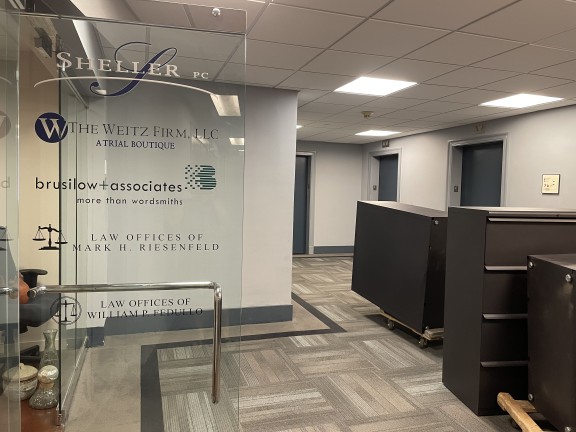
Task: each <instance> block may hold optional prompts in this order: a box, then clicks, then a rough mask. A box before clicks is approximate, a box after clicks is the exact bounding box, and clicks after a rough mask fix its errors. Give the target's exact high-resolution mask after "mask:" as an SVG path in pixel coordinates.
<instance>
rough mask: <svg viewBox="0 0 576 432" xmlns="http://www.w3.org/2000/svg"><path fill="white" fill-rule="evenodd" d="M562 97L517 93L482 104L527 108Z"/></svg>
mask: <svg viewBox="0 0 576 432" xmlns="http://www.w3.org/2000/svg"><path fill="white" fill-rule="evenodd" d="M559 100H562V98H557V97H549V96H540V95H531V94H525V93H522V94H517V95H514V96H508V97H505V98H502V99H496V100H493V101H490V102H484V103H482V104H480V106H491V107H502V108H526V107H530V106H534V105H542V104H545V103H550V102H556V101H559Z"/></svg>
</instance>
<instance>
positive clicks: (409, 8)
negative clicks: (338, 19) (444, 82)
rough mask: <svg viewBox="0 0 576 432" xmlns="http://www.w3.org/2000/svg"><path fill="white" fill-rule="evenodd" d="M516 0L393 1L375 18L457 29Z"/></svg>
mask: <svg viewBox="0 0 576 432" xmlns="http://www.w3.org/2000/svg"><path fill="white" fill-rule="evenodd" d="M514 1H515V0H482V1H478V0H434V1H430V0H402V1H395V2H392V3H391V4H390V5H388V6H386V7H385V8H384V9H382V10H381V11H380V12H378V13H377V14H376V15H374V17H373V18H377V19H383V20H387V21H396V22H401V23H407V24H416V25H422V26H428V27H437V28H444V29H450V30H456V29H458V28H460V27H462V26H463V25H466V24H468V23H470V22H472V21H475V20H477V19H479V18H482V17H483V16H485V15H487V14H489V13H491V12H493V11H495V10H498V9H500V8H502V7H504V6H506V5H509V4H510V3H513V2H514ZM414 11H418V12H417V13H414ZM448 11H449V12H448Z"/></svg>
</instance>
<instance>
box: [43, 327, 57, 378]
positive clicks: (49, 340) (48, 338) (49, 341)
mask: <svg viewBox="0 0 576 432" xmlns="http://www.w3.org/2000/svg"><path fill="white" fill-rule="evenodd" d="M43 333H44V342H45V344H44V352H43V353H42V357H40V366H39V369H42V368H43V367H44V366H56V367H59V364H58V351H56V335H57V334H58V330H55V329H50V330H44V332H43Z"/></svg>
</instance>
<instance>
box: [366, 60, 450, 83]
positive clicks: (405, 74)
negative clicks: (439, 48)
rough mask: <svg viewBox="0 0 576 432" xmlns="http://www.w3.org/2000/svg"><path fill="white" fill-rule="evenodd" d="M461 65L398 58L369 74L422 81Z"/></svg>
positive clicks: (376, 76) (377, 76) (371, 75)
mask: <svg viewBox="0 0 576 432" xmlns="http://www.w3.org/2000/svg"><path fill="white" fill-rule="evenodd" d="M460 67H461V66H457V65H450V64H445V63H433V62H426V61H420V60H410V59H398V60H396V61H395V62H392V63H390V64H388V65H386V66H384V67H381V68H380V69H377V70H375V71H374V72H372V73H371V74H369V76H370V77H374V78H386V79H396V80H403V81H413V82H418V83H421V82H424V81H427V80H429V79H431V78H434V77H437V76H439V75H442V74H445V73H447V72H451V71H453V70H455V69H458V68H460Z"/></svg>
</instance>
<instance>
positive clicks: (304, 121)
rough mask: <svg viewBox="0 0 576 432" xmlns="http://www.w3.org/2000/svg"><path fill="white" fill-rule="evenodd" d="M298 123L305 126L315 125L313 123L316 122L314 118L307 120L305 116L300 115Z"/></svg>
mask: <svg viewBox="0 0 576 432" xmlns="http://www.w3.org/2000/svg"><path fill="white" fill-rule="evenodd" d="M296 123H297V124H299V125H300V126H302V127H304V126H311V127H314V126H312V125H313V124H314V123H315V121H314V120H305V119H303V118H300V117H298V120H297V121H296Z"/></svg>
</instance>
